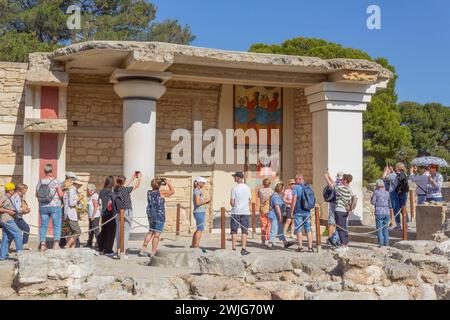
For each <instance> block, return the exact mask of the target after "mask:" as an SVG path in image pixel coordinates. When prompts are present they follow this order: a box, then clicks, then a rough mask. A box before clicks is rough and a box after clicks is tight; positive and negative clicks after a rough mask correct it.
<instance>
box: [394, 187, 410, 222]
mask: <svg viewBox="0 0 450 320" xmlns="http://www.w3.org/2000/svg"><path fill="white" fill-rule="evenodd" d="M389 195H390V198H391V202H392V209H393V210H394V215H395V223H396V224H397V226H400V225H401V223H402V222H401V221H402V214H403V213H400V214H398V215H397V213H398V212H399V211H400V210H401V209H402V208H403V207H404V206H406V200H408V193H404V194H402V195H398V194H397V192H395V191H391V192H390V193H389ZM406 222H407V223H408V222H409V216H408V214H406Z"/></svg>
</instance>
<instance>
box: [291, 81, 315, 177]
mask: <svg viewBox="0 0 450 320" xmlns="http://www.w3.org/2000/svg"><path fill="white" fill-rule="evenodd" d="M294 110H295V111H294V112H295V123H294V128H295V132H294V150H295V151H294V156H295V172H296V173H302V174H303V175H304V176H305V179H306V181H307V182H310V183H312V170H313V163H312V151H313V150H312V147H313V145H312V113H311V112H310V111H309V105H308V103H307V101H306V96H305V92H304V89H296V90H295V93H294Z"/></svg>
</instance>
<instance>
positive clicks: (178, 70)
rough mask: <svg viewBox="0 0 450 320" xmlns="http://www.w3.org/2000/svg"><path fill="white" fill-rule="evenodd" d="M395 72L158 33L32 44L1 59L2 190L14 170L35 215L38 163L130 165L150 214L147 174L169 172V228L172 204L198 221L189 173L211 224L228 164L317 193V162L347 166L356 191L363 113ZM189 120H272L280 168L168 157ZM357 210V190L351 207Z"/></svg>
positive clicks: (229, 123)
mask: <svg viewBox="0 0 450 320" xmlns="http://www.w3.org/2000/svg"><path fill="white" fill-rule="evenodd" d="M392 76H393V75H392V73H391V72H390V71H388V70H386V69H383V68H382V67H381V66H380V65H378V64H376V63H374V62H370V61H365V60H351V59H333V60H322V59H319V58H313V57H298V56H283V55H272V54H256V53H248V52H235V51H223V50H216V49H206V48H197V47H192V46H182V45H174V44H167V43H157V42H109V41H92V42H85V43H79V44H74V45H70V46H68V47H64V48H61V49H58V50H56V51H54V52H51V53H33V54H30V56H29V62H28V63H10V62H0V189H1V188H3V186H4V184H5V183H6V182H9V181H11V180H12V181H13V182H22V181H23V182H24V183H25V184H27V185H29V186H30V189H29V192H28V195H27V202H28V203H29V205H30V206H31V207H32V213H31V215H29V216H28V217H26V219H27V220H28V222H29V223H31V224H32V225H38V224H39V219H38V206H37V202H36V200H35V198H34V193H35V186H36V184H37V182H38V180H39V178H40V177H42V176H43V166H44V165H45V164H46V163H52V164H53V165H54V167H55V168H56V171H57V174H58V178H59V179H64V173H65V172H66V171H73V172H75V173H76V174H77V175H78V176H79V177H80V178H81V179H82V180H84V181H86V183H88V182H90V183H95V184H96V185H97V188H98V189H100V188H101V187H102V185H103V181H104V179H105V177H106V176H108V175H119V174H124V175H125V176H127V177H129V176H131V174H132V173H133V172H134V171H136V170H139V171H141V172H142V174H143V182H142V183H143V186H142V187H141V188H140V189H138V190H137V191H136V192H134V193H133V205H134V212H135V213H134V217H135V218H136V219H137V220H138V221H139V222H141V223H142V224H145V225H146V224H147V217H146V212H145V207H146V191H147V190H148V189H149V188H150V181H151V179H152V178H153V177H154V176H155V175H156V176H164V177H167V178H169V179H170V180H172V181H173V184H174V186H175V190H176V193H175V195H174V196H173V198H170V200H168V201H167V216H168V223H167V226H166V227H167V228H168V229H172V230H173V228H174V219H175V210H176V205H177V204H178V203H179V204H181V209H182V210H181V213H182V215H181V217H182V219H181V221H182V227H181V228H182V230H183V229H186V228H188V227H189V226H192V225H195V220H194V219H193V218H192V214H191V206H192V186H193V179H194V178H195V177H196V176H203V177H205V178H207V179H208V180H209V182H210V184H209V185H208V189H209V190H208V191H209V193H210V194H211V196H212V202H211V205H210V212H209V218H208V219H207V220H208V226H209V227H211V223H212V220H213V215H214V210H218V209H220V207H223V206H224V207H226V208H229V193H230V189H231V188H232V186H233V179H232V177H231V173H232V172H234V171H237V170H241V171H245V172H246V177H247V179H248V180H249V181H248V182H249V184H251V185H252V188H254V189H256V188H257V187H258V184H259V182H260V180H261V179H262V178H263V177H264V176H265V175H271V176H272V177H275V179H277V180H283V181H284V182H287V180H289V179H291V178H293V177H294V176H295V174H297V173H302V174H304V175H305V177H306V180H307V181H308V182H309V183H312V184H313V187H314V190H315V192H316V195H317V198H318V200H319V202H322V201H321V200H322V199H321V194H322V188H323V186H324V185H325V181H324V173H325V172H326V170H327V169H328V170H329V171H330V172H331V173H332V174H336V173H337V172H338V171H344V172H348V173H351V174H353V176H354V181H353V183H352V189H353V191H354V192H355V193H356V194H357V195H358V196H359V198H360V199H362V162H363V147H362V141H363V136H362V135H363V131H362V116H363V112H364V111H365V110H366V106H367V103H368V102H370V101H371V96H372V95H373V94H375V93H376V91H377V90H379V89H382V88H385V87H386V85H387V83H388V81H389V80H390V79H391V78H392ZM247 92H248V93H249V95H248V96H244V95H246V93H247ZM252 94H253V96H252ZM246 119H247V120H246ZM194 121H202V129H203V131H206V130H208V129H211V128H217V129H219V130H221V131H223V132H224V136H225V130H226V129H233V128H239V127H241V128H242V127H244V128H256V129H259V128H279V129H280V130H281V134H280V136H281V137H282V139H281V140H280V154H281V158H280V159H281V162H280V168H279V170H278V171H277V172H275V173H273V172H272V173H270V172H268V171H266V172H265V171H264V165H262V166H261V165H244V164H217V163H213V164H205V163H202V164H195V163H193V164H181V165H175V164H174V163H173V161H172V158H173V154H172V148H173V147H174V145H176V144H177V143H178V142H177V141H171V134H172V132H173V131H174V130H175V129H179V128H184V129H187V130H188V131H189V132H193V129H194V128H193V127H194ZM207 144H208V143H206V142H205V143H204V145H207ZM0 192H1V190H0ZM361 217H362V201H359V204H358V207H357V210H356V211H355V216H354V217H353V218H354V219H358V218H359V219H360V218H361ZM133 231H134V232H144V231H145V230H144V229H143V228H137V229H134V230H133Z"/></svg>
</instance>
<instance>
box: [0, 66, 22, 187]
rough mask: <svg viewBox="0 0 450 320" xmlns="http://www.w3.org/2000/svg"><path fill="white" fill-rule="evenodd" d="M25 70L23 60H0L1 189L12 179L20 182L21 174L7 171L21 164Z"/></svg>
mask: <svg viewBox="0 0 450 320" xmlns="http://www.w3.org/2000/svg"><path fill="white" fill-rule="evenodd" d="M26 70H27V64H25V63H12V62H0V166H1V171H2V172H0V190H3V186H4V185H5V183H7V182H10V181H11V180H12V181H14V182H21V181H22V176H21V175H15V176H12V175H11V174H10V172H12V171H14V170H13V168H16V166H18V165H22V164H23V133H22V125H23V118H24V113H25V89H24V84H25V73H26ZM3 171H4V172H3ZM17 171H18V172H19V173H20V174H21V170H15V172H17ZM16 174H17V173H16Z"/></svg>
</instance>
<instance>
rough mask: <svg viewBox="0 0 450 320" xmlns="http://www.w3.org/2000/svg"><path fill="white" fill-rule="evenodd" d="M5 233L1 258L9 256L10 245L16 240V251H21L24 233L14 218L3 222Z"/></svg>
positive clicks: (0, 250)
mask: <svg viewBox="0 0 450 320" xmlns="http://www.w3.org/2000/svg"><path fill="white" fill-rule="evenodd" d="M1 225H2V230H3V235H2V246H1V248H0V260H5V259H6V258H8V251H9V245H10V244H11V242H12V241H13V240H14V242H15V243H16V251H17V252H19V251H21V250H22V249H23V247H22V233H21V232H20V229H19V227H18V226H17V224H16V223H15V222H14V220H11V221H8V222H1Z"/></svg>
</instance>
